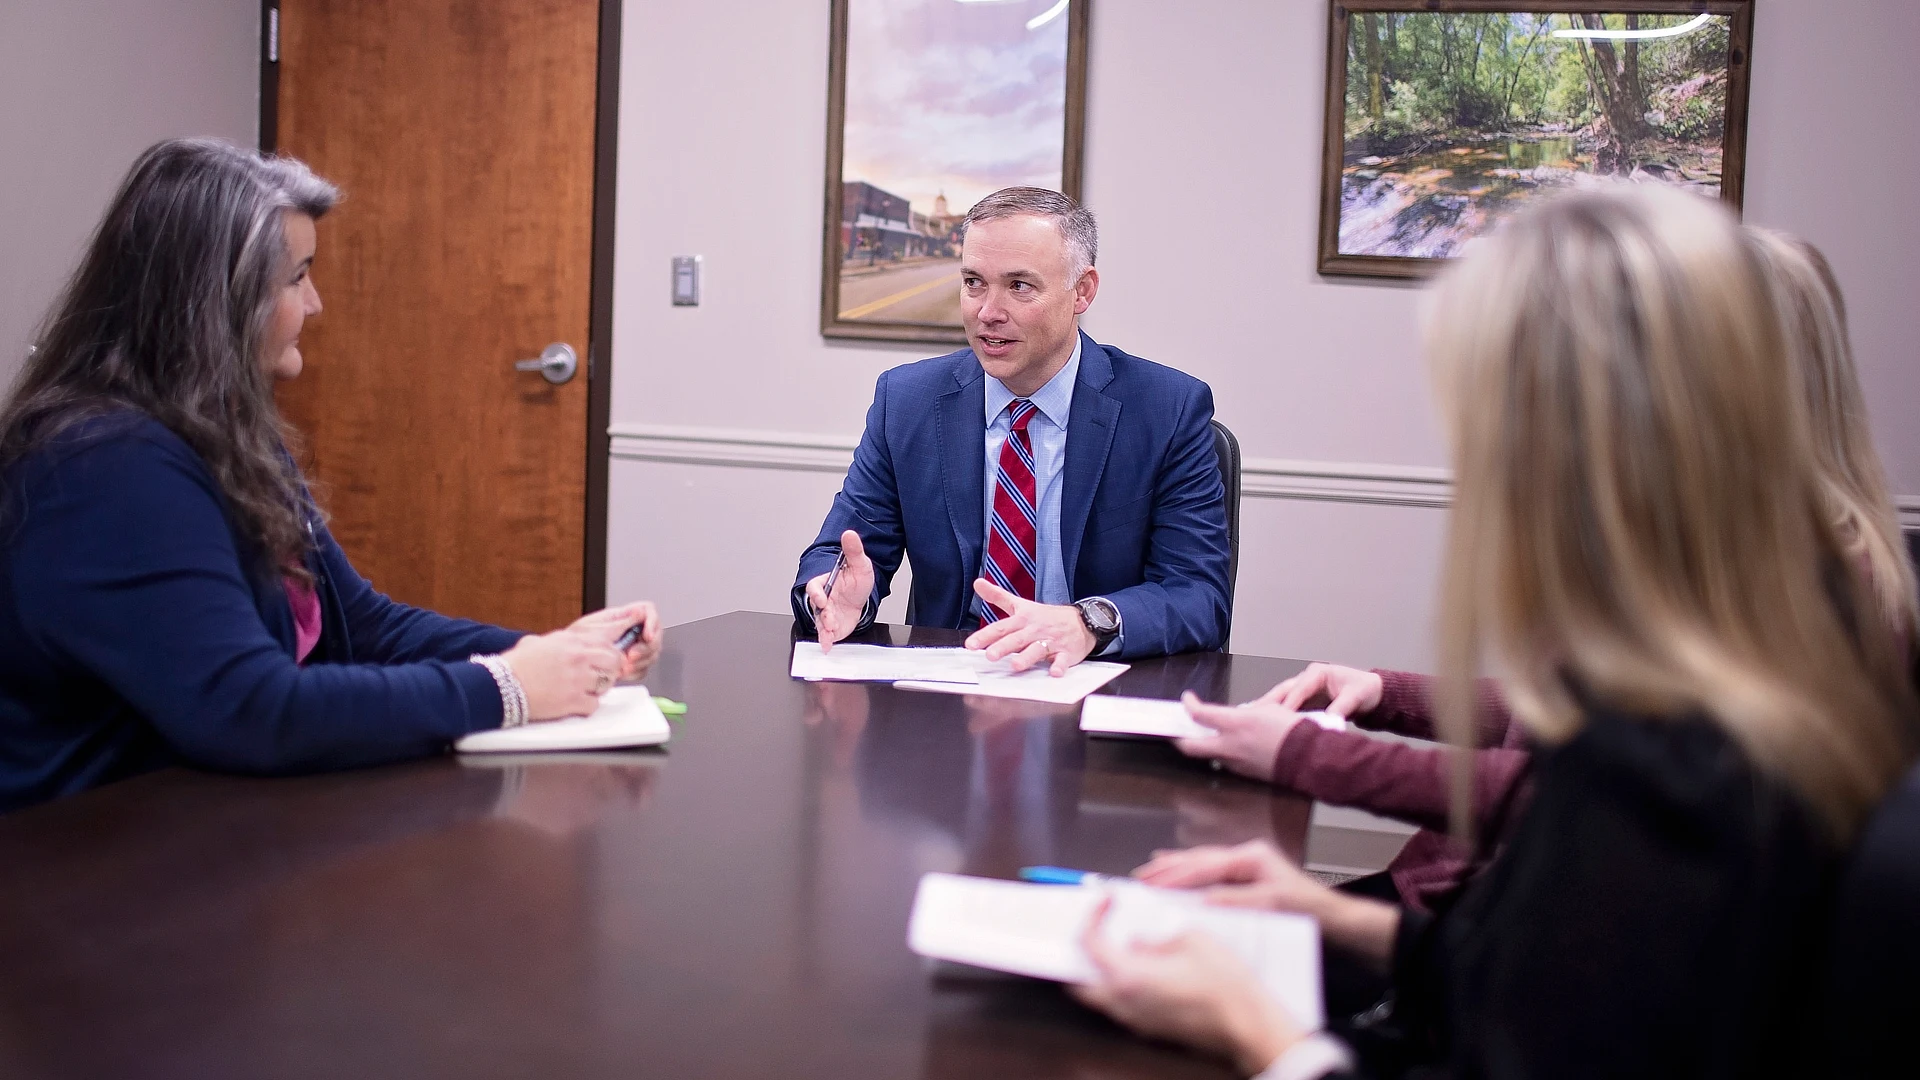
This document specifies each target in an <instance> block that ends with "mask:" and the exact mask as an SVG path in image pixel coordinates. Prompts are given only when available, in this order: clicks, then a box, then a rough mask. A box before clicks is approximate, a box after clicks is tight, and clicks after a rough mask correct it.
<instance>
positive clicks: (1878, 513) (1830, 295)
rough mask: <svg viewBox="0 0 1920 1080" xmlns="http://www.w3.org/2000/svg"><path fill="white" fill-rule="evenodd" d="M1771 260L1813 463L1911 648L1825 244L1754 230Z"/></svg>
mask: <svg viewBox="0 0 1920 1080" xmlns="http://www.w3.org/2000/svg"><path fill="white" fill-rule="evenodd" d="M1749 232H1750V233H1751V235H1752V237H1753V241H1754V245H1753V246H1754V251H1755V253H1756V254H1757V255H1759V257H1760V261H1761V263H1762V264H1763V265H1765V266H1766V268H1767V277H1768V280H1769V282H1770V283H1771V284H1772V286H1773V293H1774V306H1775V308H1776V309H1777V310H1778V311H1779V313H1780V321H1781V325H1782V327H1783V328H1784V330H1785V332H1786V335H1787V339H1788V343H1789V344H1790V345H1791V346H1793V347H1794V348H1795V350H1796V353H1797V355H1798V359H1799V361H1800V380H1801V381H1800V385H1801V388H1802V390H1803V391H1804V393H1805V394H1806V402H1807V419H1808V421H1809V422H1810V424H1809V426H1810V428H1811V430H1812V433H1813V442H1812V451H1813V460H1814V467H1815V469H1816V470H1817V471H1818V472H1819V474H1820V478H1821V483H1822V485H1823V486H1824V487H1825V488H1826V492H1827V499H1828V501H1829V503H1830V504H1831V506H1832V511H1833V515H1834V520H1835V523H1836V525H1837V527H1838V528H1839V530H1840V536H1841V539H1842V540H1844V541H1845V542H1846V544H1847V547H1848V550H1849V551H1850V552H1851V553H1852V556H1853V561H1854V565H1855V567H1856V568H1857V569H1859V570H1860V571H1861V572H1862V573H1864V574H1865V575H1866V577H1867V582H1868V584H1869V586H1870V588H1871V591H1872V596H1873V601H1874V603H1873V606H1872V610H1875V611H1878V612H1879V613H1880V616H1881V618H1883V619H1884V620H1886V623H1887V625H1888V626H1891V627H1893V628H1894V631H1895V634H1896V636H1897V637H1898V639H1899V640H1901V641H1902V642H1905V643H1906V644H1907V645H1908V646H1909V647H1911V646H1912V644H1913V642H1914V630H1915V628H1916V626H1920V596H1916V592H1915V586H1914V580H1913V567H1912V565H1911V564H1909V563H1908V561H1907V550H1906V541H1905V539H1904V538H1903V537H1902V536H1901V535H1900V520H1899V516H1898V514H1897V512H1896V511H1895V510H1894V506H1893V498H1892V497H1891V496H1890V495H1889V494H1888V492H1887V479H1886V473H1885V472H1884V471H1883V470H1882V469H1881V467H1880V455H1879V454H1877V453H1875V452H1874V448H1873V435H1872V433H1871V432H1870V431H1869V430H1868V427H1867V402H1866V399H1865V397H1864V396H1862V394H1861V393H1860V377H1859V375H1858V374H1857V373H1856V372H1855V370H1854V365H1853V344H1852V340H1851V335H1849V334H1848V332H1847V307H1846V301H1845V300H1844V299H1843V298H1842V296H1841V293H1840V282H1839V279H1838V278H1836V277H1835V276H1834V273H1833V267H1832V266H1831V265H1830V264H1829V263H1828V262H1827V259H1826V256H1824V255H1822V254H1821V253H1820V249H1819V248H1816V247H1814V246H1813V245H1812V244H1809V243H1807V242H1806V241H1804V240H1801V239H1799V238H1798V237H1793V236H1788V235H1787V234H1785V233H1780V232H1774V231H1772V230H1768V229H1751V230H1749Z"/></svg>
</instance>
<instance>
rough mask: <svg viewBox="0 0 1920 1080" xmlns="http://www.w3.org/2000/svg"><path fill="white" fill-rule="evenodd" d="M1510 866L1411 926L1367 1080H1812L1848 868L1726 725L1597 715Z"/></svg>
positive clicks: (1544, 766)
mask: <svg viewBox="0 0 1920 1080" xmlns="http://www.w3.org/2000/svg"><path fill="white" fill-rule="evenodd" d="M1536 783H1537V786H1536V788H1535V794H1534V798H1533V801H1532V803H1531V804H1530V806H1529V807H1528V808H1527V810H1526V811H1525V816H1524V818H1523V819H1522V821H1521V822H1520V823H1519V824H1518V827H1517V828H1516V830H1515V832H1514V834H1513V838H1512V843H1511V845H1510V846H1509V847H1508V848H1507V849H1506V850H1505V851H1504V852H1503V853H1502V855H1501V857H1500V858H1499V859H1498V860H1497V861H1496V862H1495V863H1494V864H1493V865H1492V866H1491V867H1489V868H1488V869H1487V871H1486V872H1485V873H1483V874H1482V875H1480V877H1479V878H1478V879H1476V880H1475V881H1474V882H1473V883H1472V884H1471V885H1470V886H1469V887H1468V888H1467V889H1465V890H1463V891H1462V892H1461V893H1460V895H1459V899H1458V900H1457V902H1456V903H1454V904H1453V905H1451V906H1450V907H1449V908H1447V909H1445V910H1443V911H1442V912H1440V913H1439V914H1437V915H1435V916H1432V917H1427V916H1422V915H1420V914H1418V913H1415V912H1411V911H1407V912H1403V914H1402V917H1401V924H1400V934H1399V938H1398V940H1397V941H1396V943H1395V950H1394V952H1395V955H1394V978H1393V983H1394V993H1395V1001H1394V1005H1393V1013H1394V1015H1393V1019H1392V1023H1391V1025H1390V1026H1391V1027H1392V1028H1393V1029H1396V1030H1397V1031H1398V1032H1400V1034H1401V1037H1400V1038H1399V1039H1396V1040H1391V1041H1387V1042H1384V1043H1379V1044H1374V1043H1370V1041H1369V1040H1368V1039H1366V1038H1364V1037H1363V1038H1362V1039H1361V1040H1360V1049H1361V1053H1362V1061H1363V1066H1364V1068H1365V1069H1366V1070H1367V1071H1368V1072H1370V1073H1375V1074H1404V1075H1445V1076H1453V1077H1461V1078H1464V1077H1487V1078H1499V1080H1509V1078H1520V1077H1542V1078H1544V1077H1553V1078H1576V1077H1587V1076H1593V1077H1599V1076H1607V1077H1635V1078H1649V1077H1675V1078H1679V1077H1685V1078H1688V1080H1707V1078H1712V1077H1735V1076H1738V1077H1755V1076H1792V1075H1798V1070H1797V1069H1796V1064H1797V1061H1798V1058H1797V1054H1798V1052H1799V1049H1800V1047H1801V1045H1802V1044H1803V1043H1804V1042H1805V1041H1806V1040H1807V1038H1808V1037H1809V1034H1810V1033H1809V1032H1808V1030H1807V1029H1808V1026H1809V1023H1810V1018H1811V1015H1812V1009H1811V1007H1810V1002H1811V1000H1812V998H1813V996H1814V995H1813V993H1812V985H1811V984H1812V977H1813V972H1814V970H1815V967H1816V965H1817V961H1818V955H1819V952H1820V943H1821V940H1822V936H1823V934H1824V928H1825V920H1826V913H1827V911H1828V908H1829V906H1830V904H1831V897H1832V892H1833V887H1834V883H1835V880H1836V878H1837V875H1838V867H1839V859H1838V855H1837V852H1836V847H1835V845H1834V844H1833V843H1831V842H1830V841H1829V840H1828V838H1827V834H1826V833H1824V832H1823V831H1822V829H1821V826H1820V824H1819V823H1818V822H1817V821H1816V820H1815V819H1814V818H1813V817H1812V815H1811V813H1810V811H1809V810H1808V809H1807V808H1806V807H1805V806H1804V805H1803V804H1801V803H1800V802H1799V801H1798V800H1797V799H1796V798H1795V797H1793V796H1792V795H1791V794H1789V793H1787V792H1786V791H1785V790H1784V789H1783V788H1782V787H1781V786H1780V785H1779V784H1777V783H1775V782H1773V781H1771V780H1770V779H1767V778H1765V777H1762V776H1760V775H1758V774H1757V773H1756V772H1755V770H1754V769H1753V767H1752V766H1751V765H1750V764H1749V763H1748V762H1747V760H1746V758H1745V757H1744V756H1743V755H1742V754H1741V753H1740V752H1739V751H1738V750H1737V749H1736V748H1735V746H1734V745H1733V744H1732V743H1731V741H1730V740H1729V739H1728V737H1727V736H1726V735H1725V734H1724V733H1723V732H1722V731H1721V730H1720V729H1719V728H1717V727H1715V726H1713V725H1712V724H1710V723H1708V722H1706V721H1704V720H1700V719H1690V720H1659V719H1647V718H1635V717H1628V716H1623V715H1621V714H1618V713H1614V712H1609V711H1606V710H1603V709H1596V710H1593V711H1591V712H1590V714H1589V715H1588V716H1587V718H1586V723H1585V726H1584V727H1583V729H1582V730H1581V731H1580V733H1579V734H1578V735H1576V736H1575V737H1574V738H1572V739H1571V740H1569V741H1568V742H1567V743H1566V744H1564V745H1562V746H1560V747H1557V748H1554V749H1551V750H1548V751H1546V752H1544V753H1542V754H1541V755H1540V756H1539V759H1538V761H1537V772H1536Z"/></svg>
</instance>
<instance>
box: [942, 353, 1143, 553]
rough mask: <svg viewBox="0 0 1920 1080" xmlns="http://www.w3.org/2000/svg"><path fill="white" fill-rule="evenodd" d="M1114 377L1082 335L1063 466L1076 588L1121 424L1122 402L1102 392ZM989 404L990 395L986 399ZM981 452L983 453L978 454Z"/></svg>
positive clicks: (1064, 514) (1063, 541) (1064, 537)
mask: <svg viewBox="0 0 1920 1080" xmlns="http://www.w3.org/2000/svg"><path fill="white" fill-rule="evenodd" d="M1112 381H1113V361H1112V360H1110V359H1109V358H1108V357H1107V350H1106V349H1105V348H1103V347H1102V346H1100V345H1097V344H1095V343H1094V340H1093V339H1092V338H1090V337H1088V336H1087V335H1085V334H1081V335H1080V377H1079V378H1077V379H1075V380H1074V383H1073V412H1072V413H1071V414H1070V415H1069V416H1068V417H1067V463H1066V465H1065V466H1064V467H1063V469H1062V470H1061V472H1062V477H1061V479H1062V483H1063V486H1062V488H1061V489H1060V561H1061V564H1062V569H1064V570H1065V571H1066V574H1067V588H1068V589H1069V590H1071V589H1073V587H1074V585H1073V582H1074V572H1075V570H1076V569H1077V568H1078V567H1079V565H1080V541H1081V540H1083V539H1085V537H1086V532H1087V515H1089V514H1090V513H1092V511H1093V493H1094V492H1095V491H1096V490H1098V489H1099V487H1100V477H1101V475H1102V474H1104V473H1105V472H1106V470H1107V453H1108V452H1109V451H1110V450H1112V449H1113V433H1114V429H1115V428H1117V427H1118V426H1119V422H1120V402H1118V401H1116V400H1115V399H1113V398H1110V397H1108V396H1106V394H1104V393H1102V392H1101V391H1102V390H1104V389H1105V388H1106V385H1107V384H1108V383H1110V382H1112ZM981 400H982V402H983V404H982V405H981V408H985V407H986V406H985V405H984V401H985V399H984V398H982V399H981ZM976 456H978V455H976Z"/></svg>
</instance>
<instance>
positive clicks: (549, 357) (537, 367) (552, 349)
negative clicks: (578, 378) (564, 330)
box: [513, 341, 580, 386]
mask: <svg viewBox="0 0 1920 1080" xmlns="http://www.w3.org/2000/svg"><path fill="white" fill-rule="evenodd" d="M513 370H515V371H537V372H539V373H540V377H541V378H543V379H545V380H547V381H548V382H550V383H552V384H553V385H555V386H559V385H560V384H561V383H563V382H567V381H568V380H570V379H572V378H573V373H574V372H576V371H579V370H580V358H579V357H577V356H575V355H574V354H573V346H571V345H569V344H567V343H566V342H564V341H556V342H554V343H553V344H551V345H549V346H547V347H546V348H544V349H541V350H540V358H539V359H537V360H515V361H514V362H513Z"/></svg>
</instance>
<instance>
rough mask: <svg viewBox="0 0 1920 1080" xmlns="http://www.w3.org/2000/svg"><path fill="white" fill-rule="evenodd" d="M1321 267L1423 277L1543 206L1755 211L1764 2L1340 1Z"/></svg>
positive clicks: (1331, 69)
mask: <svg viewBox="0 0 1920 1080" xmlns="http://www.w3.org/2000/svg"><path fill="white" fill-rule="evenodd" d="M1331 8H1332V17H1331V20H1330V23H1331V25H1330V27H1329V30H1328V49H1327V132H1326V161H1325V165H1324V168H1323V173H1322V179H1321V202H1320V263H1319V265H1320V272H1321V273H1323V274H1355V275H1361V276H1367V277H1396V278H1409V277H1423V276H1425V275H1426V274H1428V273H1430V272H1431V271H1432V270H1433V269H1434V268H1435V267H1436V266H1438V265H1440V264H1442V263H1443V262H1444V261H1445V260H1447V259H1449V258H1452V257H1454V256H1456V255H1458V254H1459V253H1460V250H1461V248H1462V247H1463V246H1464V245H1465V244H1466V243H1467V242H1468V241H1470V240H1472V239H1473V238H1474V237H1476V236H1479V235H1481V234H1483V233H1485V232H1486V231H1487V230H1489V229H1491V228H1492V227H1493V226H1494V225H1495V224H1497V223H1498V222H1499V221H1500V219H1501V218H1503V217H1505V216H1506V215H1508V214H1511V213H1512V212H1514V211H1515V210H1517V209H1519V208H1520V207H1522V206H1525V205H1526V204H1527V203H1528V202H1530V201H1533V200H1536V199H1540V198H1543V197H1546V196H1549V195H1551V194H1553V193H1555V192H1559V191H1566V190H1569V189H1575V188H1580V187H1584V186H1590V185H1600V184H1608V183H1620V182H1630V183H1648V184H1668V185H1673V186H1677V187H1683V188H1686V189H1688V190H1692V191H1697V192H1698V193H1699V194H1700V195H1702V196H1703V197H1706V198H1717V199H1720V200H1722V201H1724V202H1726V203H1727V204H1728V205H1730V206H1731V207H1733V209H1734V210H1735V211H1738V210H1739V209H1740V200H1741V194H1742V177H1743V172H1744V167H1745V163H1746V135H1747V131H1746V127H1747V87H1748V70H1747V69H1748V57H1749V54H1750V51H1751V43H1752V40H1753V0H1665V2H1662V0H1639V2H1634V0H1615V2H1612V3H1608V2H1604V0H1600V2H1590V0H1579V2H1574V0H1533V2H1528V0H1334V2H1333V3H1332V4H1331Z"/></svg>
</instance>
